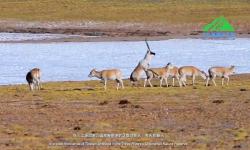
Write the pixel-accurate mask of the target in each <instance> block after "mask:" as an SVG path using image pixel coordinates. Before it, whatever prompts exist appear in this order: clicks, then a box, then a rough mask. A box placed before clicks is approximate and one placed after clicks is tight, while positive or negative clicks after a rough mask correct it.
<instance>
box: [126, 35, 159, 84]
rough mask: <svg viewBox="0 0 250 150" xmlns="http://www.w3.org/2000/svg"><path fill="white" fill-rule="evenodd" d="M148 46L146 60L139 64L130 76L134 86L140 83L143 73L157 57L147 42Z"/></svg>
mask: <svg viewBox="0 0 250 150" xmlns="http://www.w3.org/2000/svg"><path fill="white" fill-rule="evenodd" d="M145 42H146V45H147V48H148V50H147V53H146V54H145V56H144V58H143V59H142V60H141V61H140V62H139V63H138V65H137V66H136V67H135V69H134V70H133V72H132V73H131V75H130V81H131V82H132V84H133V85H134V83H135V82H138V81H139V80H140V79H141V78H142V75H143V73H144V72H145V71H146V70H147V69H148V68H149V64H150V62H151V60H152V58H153V56H154V55H155V53H154V52H152V51H151V49H150V47H149V45H148V42H147V41H146V40H145Z"/></svg>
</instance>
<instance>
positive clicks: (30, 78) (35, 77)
mask: <svg viewBox="0 0 250 150" xmlns="http://www.w3.org/2000/svg"><path fill="white" fill-rule="evenodd" d="M40 78H41V70H40V69H39V68H34V69H32V70H30V71H29V72H28V73H27V75H26V80H27V82H28V84H29V88H30V90H31V91H33V90H34V89H37V90H40V89H41V81H40Z"/></svg>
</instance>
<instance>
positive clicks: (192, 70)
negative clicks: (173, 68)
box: [178, 66, 207, 86]
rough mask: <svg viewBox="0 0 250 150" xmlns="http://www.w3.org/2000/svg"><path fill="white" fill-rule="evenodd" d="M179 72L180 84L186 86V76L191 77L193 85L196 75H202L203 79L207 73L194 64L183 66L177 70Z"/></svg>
mask: <svg viewBox="0 0 250 150" xmlns="http://www.w3.org/2000/svg"><path fill="white" fill-rule="evenodd" d="M178 72H179V74H180V80H181V85H184V86H186V81H187V78H186V77H187V76H191V77H192V85H193V86H194V82H195V78H196V76H200V77H202V78H203V79H204V80H206V79H207V74H206V73H205V72H204V71H201V70H199V69H198V68H196V67H194V66H183V67H181V68H179V70H178Z"/></svg>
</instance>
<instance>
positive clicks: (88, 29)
mask: <svg viewBox="0 0 250 150" xmlns="http://www.w3.org/2000/svg"><path fill="white" fill-rule="evenodd" d="M0 10H1V13H0V31H2V32H3V31H4V32H32V33H66V34H83V35H96V32H98V33H99V34H100V35H105V37H116V38H117V37H135V36H138V37H142V36H143V37H145V36H147V37H149V36H151V37H152V36H158V37H159V36H164V37H165V38H166V37H167V36H168V37H173V38H176V36H177V37H178V36H188V37H191V36H194V35H197V34H199V31H201V29H202V26H204V25H206V24H207V23H209V22H211V21H212V20H214V19H215V18H217V17H219V16H222V15H223V16H225V17H226V18H227V19H228V20H229V21H230V23H231V24H232V25H233V26H234V27H235V30H236V32H237V33H239V36H241V35H243V34H244V37H245V36H249V35H250V25H249V22H250V14H249V11H250V2H249V1H247V0H229V1H228V0H220V1H216V0H199V1H196V0H175V1H170V0H101V1H100V0H0ZM113 39H114V38H113Z"/></svg>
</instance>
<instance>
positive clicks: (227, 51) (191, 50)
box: [0, 38, 250, 85]
mask: <svg viewBox="0 0 250 150" xmlns="http://www.w3.org/2000/svg"><path fill="white" fill-rule="evenodd" d="M149 45H150V47H151V49H152V50H153V51H154V52H155V53H156V56H155V57H154V59H153V60H152V63H151V67H161V66H165V65H166V64H167V63H168V62H171V63H172V64H174V65H176V66H184V65H194V66H197V67H199V68H200V69H202V70H205V71H207V69H208V68H209V67H211V66H229V65H235V66H236V67H237V68H236V72H237V73H249V72H250V39H247V38H238V39H236V40H202V39H171V40H165V41H149ZM145 52H146V45H145V42H144V41H141V42H140V41H139V42H74V43H67V42H65V43H0V84H1V85H6V84H20V83H25V82H26V81H25V75H26V73H27V72H28V71H29V70H30V69H32V68H34V67H39V68H41V70H42V81H69V80H70V81H82V80H89V78H88V74H89V72H90V70H91V69H92V68H96V69H98V70H100V69H107V68H120V69H121V70H122V71H123V74H124V78H128V77H129V75H130V73H131V72H132V70H133V68H134V67H135V66H136V65H137V64H138V61H139V60H141V59H142V58H143V57H144V54H145Z"/></svg>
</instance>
